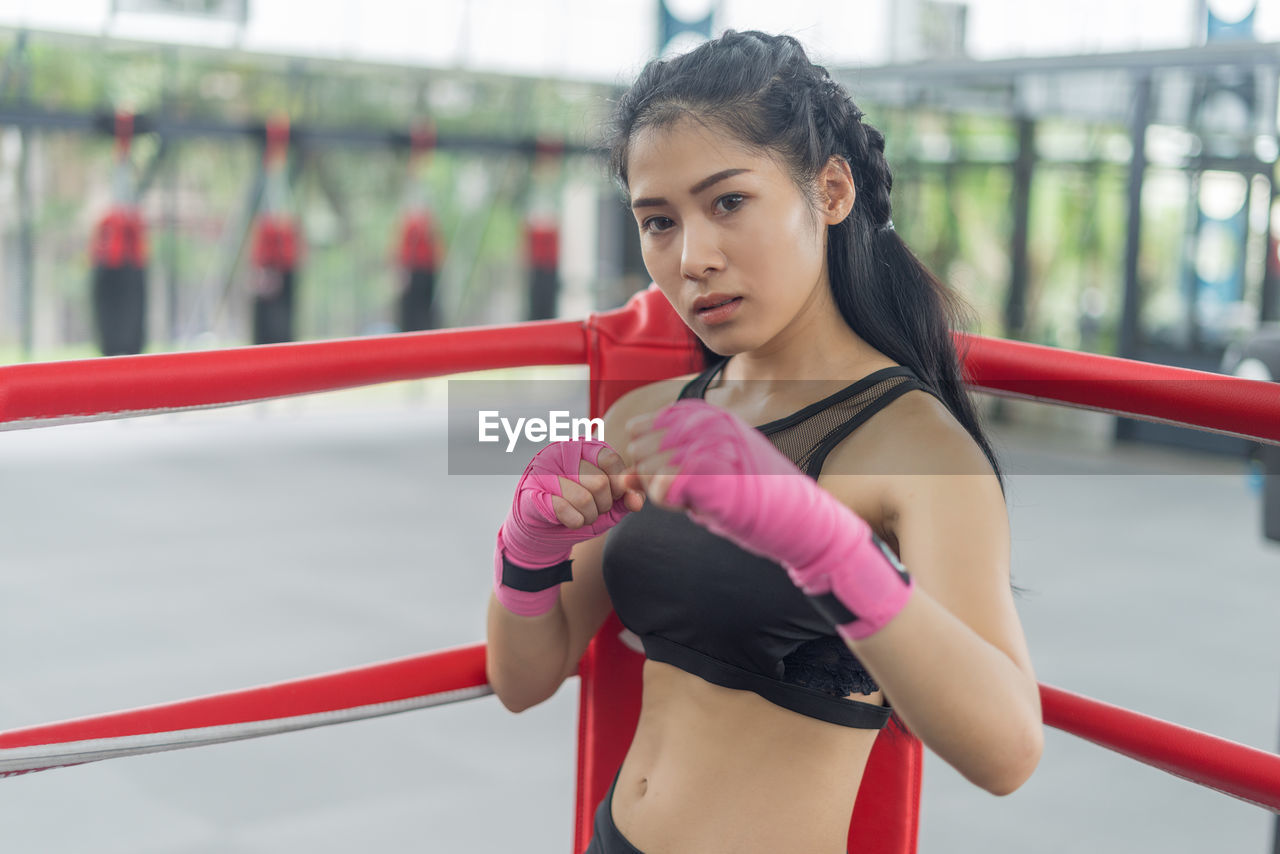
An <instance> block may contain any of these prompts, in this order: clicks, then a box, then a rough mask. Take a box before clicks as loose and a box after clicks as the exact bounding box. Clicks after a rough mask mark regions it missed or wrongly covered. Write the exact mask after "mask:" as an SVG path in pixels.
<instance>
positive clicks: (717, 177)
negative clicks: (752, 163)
mask: <svg viewBox="0 0 1280 854" xmlns="http://www.w3.org/2000/svg"><path fill="white" fill-rule="evenodd" d="M750 171H751V170H750V169H723V170H721V171H719V172H717V173H715V174H714V175H708V176H707V177H705V178H703V179H702V180H701V181H699V182H698V183H696V184H694V185H693V186H692V187H690V188H689V195H691V196H696V195H698V194H699V193H701V192H702V191H703V190H706V189H707V188H709V187H713V186H715V185H716V184H719V183H720V182H721V181H723V180H725V179H726V178H732V177H733V176H734V175H741V174H742V173H743V172H750ZM665 204H667V200H666V199H664V198H660V197H653V198H644V199H636V200H635V201H633V202H632V203H631V208H632V210H634V209H636V208H652V207H659V206H661V205H665Z"/></svg>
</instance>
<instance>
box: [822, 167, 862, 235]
mask: <svg viewBox="0 0 1280 854" xmlns="http://www.w3.org/2000/svg"><path fill="white" fill-rule="evenodd" d="M818 191H819V193H820V194H821V195H820V202H819V203H820V205H821V214H822V220H823V222H825V223H826V224H827V225H837V224H839V223H842V222H844V221H845V218H846V217H848V216H849V213H850V211H852V210H853V201H854V199H856V198H857V196H858V190H857V188H856V187H855V186H854V185H853V172H852V171H850V169H849V161H847V160H845V159H844V158H843V157H839V156H835V155H833V156H832V157H831V159H830V160H828V161H827V165H826V166H824V167H822V169H821V171H819V172H818Z"/></svg>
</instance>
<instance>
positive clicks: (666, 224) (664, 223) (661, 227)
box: [640, 216, 673, 233]
mask: <svg viewBox="0 0 1280 854" xmlns="http://www.w3.org/2000/svg"><path fill="white" fill-rule="evenodd" d="M672 225H673V223H672V222H671V220H670V219H669V218H667V217H665V216H651V217H649V218H648V219H646V220H645V221H644V222H642V223H640V230H641V231H648V232H650V233H656V232H659V231H666V230H667V229H668V228H670V227H671V226H672Z"/></svg>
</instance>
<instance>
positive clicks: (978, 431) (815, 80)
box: [610, 30, 1004, 491]
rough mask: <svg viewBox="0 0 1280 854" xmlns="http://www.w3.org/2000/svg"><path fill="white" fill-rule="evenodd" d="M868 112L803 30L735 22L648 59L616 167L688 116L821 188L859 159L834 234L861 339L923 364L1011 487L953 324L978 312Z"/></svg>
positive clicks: (619, 117) (836, 262)
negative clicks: (943, 259) (897, 188)
mask: <svg viewBox="0 0 1280 854" xmlns="http://www.w3.org/2000/svg"><path fill="white" fill-rule="evenodd" d="M862 117H863V113H862V111H861V110H859V109H858V107H857V105H855V104H854V103H853V100H852V99H851V98H850V97H849V93H848V92H846V91H845V89H844V87H842V86H841V85H840V84H839V83H837V82H836V81H835V80H832V79H831V76H830V74H828V72H827V70H826V69H825V68H823V67H821V66H819V65H814V64H813V63H812V62H810V61H809V58H808V56H807V55H806V54H805V51H804V48H803V47H802V46H801V45H800V43H799V42H798V41H796V40H795V39H794V38H792V37H791V36H771V35H767V34H765V33H760V32H755V31H748V32H734V31H732V30H730V31H727V32H725V33H724V34H723V35H722V36H721V37H720V38H718V39H715V40H714V41H709V42H705V43H703V44H702V45H699V46H698V47H697V48H695V49H694V50H692V51H690V52H689V53H686V54H682V55H680V56H677V57H674V58H672V59H669V60H653V61H652V62H650V63H649V64H648V65H646V66H645V67H644V70H643V71H641V72H640V75H639V77H638V78H636V81H635V83H634V84H633V85H632V87H631V88H630V89H629V90H628V91H627V92H626V93H625V94H624V95H623V96H622V97H621V98H620V99H619V101H618V103H617V106H616V108H615V110H614V115H613V124H612V127H611V128H610V132H611V138H610V152H611V166H612V170H613V175H614V177H615V178H616V179H617V180H618V181H619V182H620V183H621V185H622V187H623V189H624V190H625V189H626V188H627V157H628V151H629V148H630V143H631V140H632V138H633V137H634V135H635V133H636V132H637V131H639V130H640V129H642V128H647V127H666V126H670V125H672V124H674V123H675V122H676V121H678V120H680V119H682V118H694V119H696V120H697V121H700V122H703V123H705V124H707V125H709V126H713V127H718V128H722V129H723V130H725V131H726V132H728V133H729V134H730V135H732V136H733V137H734V138H736V139H737V140H739V141H741V142H743V143H745V144H747V145H748V146H750V147H752V148H755V149H758V150H760V151H766V152H770V153H772V154H774V155H776V156H779V157H780V158H781V159H782V161H783V162H784V163H785V164H786V166H787V168H788V170H789V171H790V173H791V177H792V179H793V180H794V181H795V182H796V185H797V186H798V187H800V188H801V190H802V191H803V192H805V193H806V194H808V195H809V196H810V197H811V198H812V197H813V193H814V190H813V188H814V183H815V179H816V178H817V175H818V173H819V172H820V171H821V170H822V169H823V168H824V167H825V166H826V165H827V164H828V163H829V162H830V160H831V158H832V157H840V158H843V159H844V160H845V161H847V162H848V164H849V168H850V170H851V172H852V174H853V183H854V187H855V189H856V191H857V193H856V196H855V200H854V205H853V210H852V212H851V213H850V214H849V216H847V217H846V218H845V219H844V221H842V222H841V223H839V224H838V225H833V226H829V227H828V228H829V231H828V233H827V270H828V274H829V276H830V280H831V291H832V295H833V296H834V298H835V302H836V305H837V306H838V307H839V309H840V314H841V315H842V316H843V317H844V319H845V322H846V323H848V324H849V327H850V328H851V329H852V330H853V331H854V332H855V333H856V334H857V335H858V336H859V337H860V338H862V339H863V340H864V341H866V342H867V343H868V344H870V345H871V346H872V347H874V348H875V349H877V350H879V351H880V352H881V353H883V354H884V355H886V356H888V357H889V358H891V359H893V360H894V361H895V362H897V363H898V364H900V365H905V366H907V367H909V368H911V369H912V370H913V371H914V372H915V374H916V376H917V377H919V378H920V380H921V381H922V382H923V383H924V384H925V385H926V386H928V387H929V388H930V389H931V390H932V391H933V392H934V393H935V394H936V395H937V396H938V398H939V399H941V400H942V401H943V402H944V403H945V404H946V406H947V408H948V409H949V410H950V411H951V413H952V415H953V416H955V418H956V420H958V421H959V422H960V423H961V424H962V425H964V428H965V429H966V430H967V431H968V432H969V434H970V435H971V436H972V437H973V439H974V441H975V442H977V444H978V446H979V447H980V448H981V449H982V451H983V453H985V454H986V456H987V459H988V460H989V461H990V463H991V466H992V468H993V469H994V471H995V474H996V478H997V480H998V481H999V483H1000V488H1001V490H1002V491H1003V489H1004V477H1003V475H1002V472H1001V469H1000V464H999V462H998V461H997V460H996V456H995V453H994V452H993V451H992V449H991V443H990V442H989V441H988V440H987V437H986V435H985V434H984V432H983V429H982V425H981V424H980V423H979V419H978V414H977V411H976V410H975V408H974V406H973V403H972V401H971V400H970V398H969V396H968V393H967V392H966V390H965V385H964V377H963V366H962V362H961V361H960V357H959V354H957V352H956V349H955V345H954V342H953V338H952V334H951V330H952V329H953V328H959V325H960V324H962V323H964V322H966V321H967V320H968V319H969V318H971V316H972V308H971V307H970V306H969V305H968V304H967V303H965V301H964V300H963V299H962V298H961V297H960V296H959V295H957V294H956V293H954V292H953V291H951V290H950V289H949V288H948V287H947V286H946V285H944V284H943V283H942V282H940V281H939V280H938V279H937V277H935V276H934V275H933V274H932V273H931V272H929V270H928V268H927V267H925V265H924V264H923V263H922V262H921V261H920V259H918V258H917V257H916V256H915V254H914V253H913V252H912V251H911V250H910V249H909V248H908V247H907V245H906V244H905V243H904V242H903V241H902V238H900V237H899V236H898V233H897V232H896V231H895V230H894V228H893V220H892V219H891V216H892V211H893V209H892V205H891V203H890V201H889V191H890V189H892V187H893V175H892V174H891V173H890V171H889V164H888V162H887V161H886V160H885V156H884V135H883V134H881V133H880V131H878V130H876V129H875V128H873V127H872V126H871V125H869V124H866V123H865V122H863V121H862Z"/></svg>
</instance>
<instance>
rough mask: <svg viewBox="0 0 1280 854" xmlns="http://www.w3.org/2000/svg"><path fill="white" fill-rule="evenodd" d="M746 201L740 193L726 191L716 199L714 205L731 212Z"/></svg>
mask: <svg viewBox="0 0 1280 854" xmlns="http://www.w3.org/2000/svg"><path fill="white" fill-rule="evenodd" d="M744 201H746V200H745V199H744V198H743V196H742V194H741V193H728V194H726V195H723V196H721V197H720V198H718V199H716V207H718V208H720V209H721V210H722V211H724V212H725V213H733V212H734V211H736V210H737V209H738V208H740V207H741V206H742V203H743V202H744Z"/></svg>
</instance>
